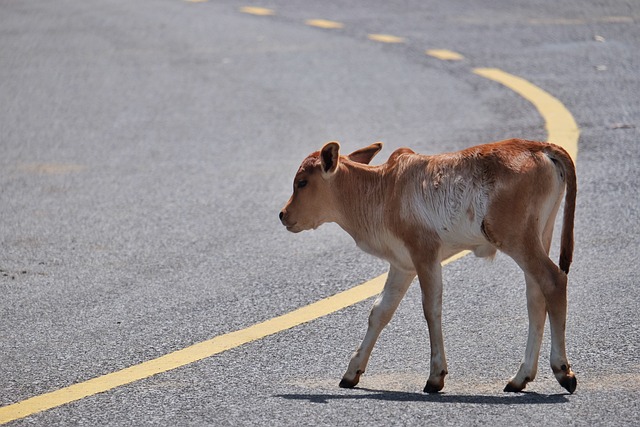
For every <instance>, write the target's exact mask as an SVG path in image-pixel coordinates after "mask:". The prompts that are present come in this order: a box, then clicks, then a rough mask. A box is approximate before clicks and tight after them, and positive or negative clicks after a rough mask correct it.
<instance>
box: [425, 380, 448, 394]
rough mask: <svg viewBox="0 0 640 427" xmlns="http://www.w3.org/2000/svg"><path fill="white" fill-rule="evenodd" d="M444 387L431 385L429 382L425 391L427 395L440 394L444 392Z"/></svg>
mask: <svg viewBox="0 0 640 427" xmlns="http://www.w3.org/2000/svg"><path fill="white" fill-rule="evenodd" d="M443 387H444V385H440V384H436V385H434V384H430V383H428V382H427V385H425V386H424V390H422V391H424V392H425V393H430V394H433V393H438V392H439V391H440V390H442V388H443Z"/></svg>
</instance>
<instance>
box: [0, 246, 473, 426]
mask: <svg viewBox="0 0 640 427" xmlns="http://www.w3.org/2000/svg"><path fill="white" fill-rule="evenodd" d="M468 253H469V251H464V252H460V253H458V254H456V255H454V256H452V257H451V258H448V259H446V260H445V261H443V262H442V265H446V264H448V263H450V262H453V261H455V260H457V259H459V258H461V257H463V256H464V255H466V254H468ZM386 278H387V275H386V274H383V275H381V276H378V277H376V278H375V279H372V280H369V281H368V282H365V283H363V284H361V285H358V286H355V287H353V288H351V289H349V290H346V291H344V292H340V293H338V294H336V295H333V296H331V297H328V298H325V299H323V300H320V301H317V302H314V303H313V304H309V305H307V306H305V307H302V308H299V309H297V310H294V311H292V312H290V313H287V314H283V315H281V316H278V317H274V318H273V319H269V320H266V321H264V322H262V323H258V324H255V325H253V326H250V327H248V328H246V329H242V330H239V331H235V332H230V333H228V334H224V335H219V336H217V337H215V338H212V339H210V340H207V341H203V342H200V343H197V344H194V345H192V346H189V347H186V348H184V349H182V350H178V351H174V352H173V353H169V354H166V355H164V356H161V357H158V358H157V359H153V360H149V361H147V362H143V363H140V364H138V365H134V366H131V367H129V368H126V369H123V370H120V371H116V372H112V373H110V374H106V375H103V376H100V377H96V378H93V379H90V380H88V381H84V382H81V383H77V384H73V385H71V386H69V387H64V388H61V389H59V390H55V391H52V392H49V393H45V394H41V395H39V396H34V397H32V398H29V399H26V400H23V401H20V402H17V403H14V404H12V405H7V406H4V407H0V424H5V423H8V422H10V421H14V420H17V419H20V418H24V417H27V416H29V415H32V414H35V413H38V412H42V411H46V410H47V409H52V408H55V407H58V406H62V405H64V404H67V403H70V402H74V401H76V400H80V399H83V398H85V397H88V396H92V395H95V394H98V393H103V392H105V391H108V390H111V389H114V388H116V387H120V386H123V385H125V384H131V383H133V382H135V381H139V380H142V379H144V378H149V377H151V376H153V375H157V374H160V373H163V372H167V371H171V370H173V369H177V368H179V367H181V366H185V365H188V364H190V363H194V362H197V361H199V360H202V359H206V358H207V357H211V356H213V355H216V354H218V353H222V352H223V351H226V350H230V349H232V348H236V347H239V346H241V345H243V344H247V343H250V342H252V341H256V340H259V339H261V338H264V337H267V336H269V335H273V334H276V333H278V332H281V331H284V330H286V329H291V328H293V327H295V326H298V325H301V324H303V323H307V322H310V321H312V320H315V319H318V318H320V317H323V316H326V315H328V314H331V313H334V312H336V311H338V310H341V309H343V308H346V307H349V306H351V305H353V304H356V303H358V302H360V301H364V300H366V299H368V298H371V297H373V296H376V295H378V294H379V293H380V292H382V288H383V286H384V282H385V280H386Z"/></svg>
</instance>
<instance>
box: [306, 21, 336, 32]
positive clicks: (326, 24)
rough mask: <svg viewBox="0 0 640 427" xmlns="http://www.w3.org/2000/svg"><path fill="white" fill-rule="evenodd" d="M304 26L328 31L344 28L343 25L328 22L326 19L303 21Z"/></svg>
mask: <svg viewBox="0 0 640 427" xmlns="http://www.w3.org/2000/svg"><path fill="white" fill-rule="evenodd" d="M305 24H307V25H310V26H312V27H318V28H325V29H328V30H335V29H340V28H344V24H343V23H342V22H336V21H328V20H326V19H308V20H306V21H305Z"/></svg>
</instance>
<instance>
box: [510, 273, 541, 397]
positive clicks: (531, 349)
mask: <svg viewBox="0 0 640 427" xmlns="http://www.w3.org/2000/svg"><path fill="white" fill-rule="evenodd" d="M525 280H526V283H527V311H528V313H529V336H528V338H527V348H526V350H525V354H524V360H523V361H522V364H521V365H520V369H519V370H518V373H517V374H516V375H515V376H514V377H513V378H511V380H510V381H509V383H508V384H507V386H506V387H505V388H504V391H510V392H517V391H521V390H522V389H524V388H525V387H526V386H527V383H528V382H530V381H533V380H534V378H535V377H536V374H537V372H538V357H539V355H540V346H541V344H542V335H543V334H544V322H545V320H546V319H547V307H546V302H545V299H544V295H543V294H542V291H541V290H540V286H539V285H538V284H537V283H536V282H535V280H533V278H531V277H530V276H528V275H526V274H525Z"/></svg>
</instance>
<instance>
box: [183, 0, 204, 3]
mask: <svg viewBox="0 0 640 427" xmlns="http://www.w3.org/2000/svg"><path fill="white" fill-rule="evenodd" d="M184 1H186V2H187V3H206V2H208V1H209V0H184Z"/></svg>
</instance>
